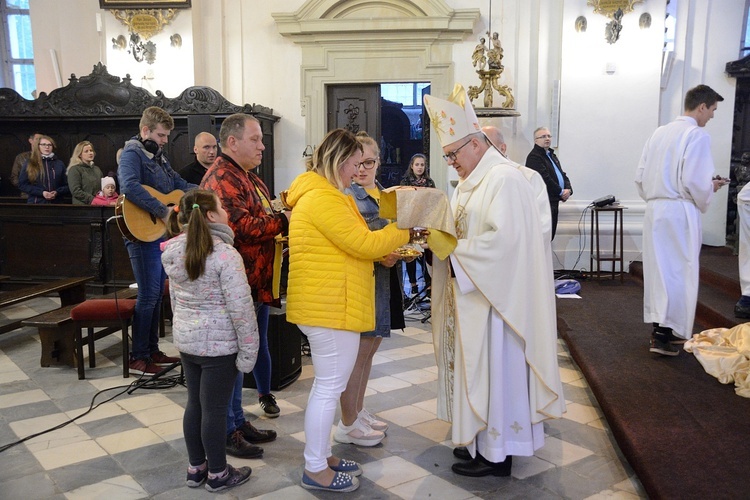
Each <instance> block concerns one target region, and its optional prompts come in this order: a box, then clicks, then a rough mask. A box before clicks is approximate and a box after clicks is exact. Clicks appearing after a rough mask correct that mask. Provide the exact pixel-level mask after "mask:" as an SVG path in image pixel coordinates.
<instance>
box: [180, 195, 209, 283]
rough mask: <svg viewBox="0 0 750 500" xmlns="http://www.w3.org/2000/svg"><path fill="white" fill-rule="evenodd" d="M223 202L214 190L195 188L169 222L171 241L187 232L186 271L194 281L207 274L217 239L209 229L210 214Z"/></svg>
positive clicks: (182, 199)
mask: <svg viewBox="0 0 750 500" xmlns="http://www.w3.org/2000/svg"><path fill="white" fill-rule="evenodd" d="M218 203H219V200H218V198H217V197H216V195H215V194H214V193H213V192H212V191H206V190H203V189H193V190H192V191H188V192H187V193H185V194H184V195H183V196H182V198H181V199H180V204H179V206H178V207H179V208H178V211H174V210H172V211H171V212H170V213H169V219H168V220H167V235H168V236H169V237H170V238H171V237H173V236H176V235H178V234H180V233H181V232H182V228H185V229H186V232H187V236H186V243H185V270H186V271H187V274H188V278H190V281H195V280H197V279H198V278H200V277H201V276H202V275H203V273H204V272H205V271H206V259H207V258H208V256H209V254H210V253H211V252H213V250H214V240H213V238H211V230H210V229H209V227H208V217H207V215H206V212H209V211H211V212H216V211H217V210H218V208H219V207H218Z"/></svg>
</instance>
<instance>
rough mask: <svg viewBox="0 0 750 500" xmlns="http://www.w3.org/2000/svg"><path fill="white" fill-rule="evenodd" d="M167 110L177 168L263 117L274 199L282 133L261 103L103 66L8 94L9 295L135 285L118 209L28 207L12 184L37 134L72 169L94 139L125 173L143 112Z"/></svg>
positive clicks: (106, 163)
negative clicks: (61, 286)
mask: <svg viewBox="0 0 750 500" xmlns="http://www.w3.org/2000/svg"><path fill="white" fill-rule="evenodd" d="M149 106H159V107H160V108H163V109H164V110H166V111H167V112H168V113H169V114H170V115H171V116H172V117H173V118H174V121H175V128H174V130H173V131H172V133H171V135H170V138H169V144H168V145H167V146H166V148H165V149H166V154H167V157H168V158H169V159H170V162H171V164H172V166H173V168H175V169H176V170H179V169H181V168H182V167H184V166H186V165H188V164H189V163H192V162H193V161H194V160H195V157H194V155H193V142H194V139H195V136H196V135H197V134H198V133H200V132H204V131H205V132H211V133H213V134H214V135H215V136H217V137H218V132H219V128H220V126H221V123H222V121H223V120H224V118H226V117H227V116H229V115H231V114H233V113H247V114H251V115H254V116H255V117H256V118H258V119H259V120H260V122H261V127H262V129H263V143H264V145H265V146H266V150H265V152H264V154H263V163H262V164H261V165H260V166H259V167H258V168H257V170H256V173H257V174H258V175H259V176H260V177H261V178H262V179H263V181H264V182H265V183H266V185H267V186H268V188H269V189H270V191H271V192H272V193H273V192H274V178H273V159H274V141H273V126H274V124H275V123H276V122H277V121H278V120H279V117H277V116H274V115H273V110H272V109H270V108H266V107H264V106H261V105H257V104H252V105H250V104H245V105H244V106H237V105H235V104H232V103H230V102H228V101H227V100H226V99H225V98H224V97H223V96H222V95H221V94H219V93H218V92H217V91H216V90H214V89H212V88H209V87H189V88H187V89H186V90H185V91H183V92H182V93H181V94H180V95H179V96H178V97H176V98H169V97H166V96H164V94H162V93H161V92H160V91H157V92H156V95H153V94H151V93H150V92H148V91H146V90H144V89H142V88H139V87H135V86H134V85H133V84H132V83H131V80H130V77H129V76H126V77H125V78H120V77H118V76H114V75H110V74H109V73H108V72H107V69H106V67H105V66H103V65H102V64H101V63H100V64H97V65H96V66H94V69H93V71H92V73H91V74H90V75H88V76H83V77H81V78H77V77H76V76H75V75H71V77H70V83H69V84H68V85H66V86H65V87H61V88H59V89H56V90H53V91H52V92H50V93H49V94H45V93H41V95H40V96H39V98H38V99H35V100H31V101H29V100H26V99H24V98H23V97H21V96H20V95H19V94H18V93H16V92H15V91H14V90H12V89H8V88H0V275H6V276H8V278H7V279H5V280H3V282H2V286H3V289H11V288H17V287H19V286H25V285H29V284H35V283H44V282H47V281H50V280H53V279H57V278H61V277H68V276H94V279H93V280H92V281H91V282H90V283H89V288H90V291H92V292H95V293H107V292H110V291H112V290H113V289H114V288H115V287H116V286H122V285H123V284H127V283H132V282H133V281H134V277H133V273H132V270H131V267H130V262H129V260H128V256H127V252H126V251H125V246H124V244H123V239H122V236H121V234H120V232H119V231H118V230H117V227H116V224H114V223H113V222H112V219H111V218H112V216H113V215H114V209H113V208H111V207H94V206H84V205H67V204H65V205H63V204H56V205H27V204H26V203H25V201H26V200H24V199H22V198H21V197H20V192H19V191H18V190H17V189H16V188H15V187H13V185H12V184H11V183H10V174H11V168H12V164H13V160H14V158H15V156H16V155H17V154H18V153H20V152H22V151H28V150H29V143H28V137H29V135H30V134H33V133H35V132H38V133H43V134H45V135H48V136H50V137H52V138H53V139H54V141H55V143H56V144H57V148H56V150H55V154H56V156H57V157H58V158H60V159H61V160H63V162H64V163H65V164H66V165H67V163H68V159H69V158H70V156H71V153H72V151H73V149H74V148H75V146H76V144H78V143H79V142H81V141H84V140H87V141H90V142H91V143H92V144H93V145H94V149H95V151H96V158H95V164H96V165H97V166H98V167H99V168H101V170H102V172H103V173H104V174H105V175H107V174H108V173H112V174H114V175H116V171H117V164H116V159H115V158H116V153H117V150H118V149H119V148H121V147H122V146H123V145H124V143H125V141H126V140H128V139H130V138H131V137H133V136H135V135H137V133H138V123H139V121H140V117H141V114H142V112H143V110H144V109H145V108H147V107H149Z"/></svg>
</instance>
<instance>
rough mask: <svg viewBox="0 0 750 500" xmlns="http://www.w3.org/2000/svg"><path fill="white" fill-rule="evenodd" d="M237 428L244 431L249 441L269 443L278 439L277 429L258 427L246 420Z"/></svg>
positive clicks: (246, 439) (243, 433)
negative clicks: (263, 429)
mask: <svg viewBox="0 0 750 500" xmlns="http://www.w3.org/2000/svg"><path fill="white" fill-rule="evenodd" d="M237 430H239V431H241V432H242V435H243V436H245V441H247V442H248V443H267V442H269V441H273V440H274V439H276V431H274V430H271V429H269V430H265V431H262V430H260V429H256V428H255V426H253V424H251V423H250V422H248V421H247V420H245V423H243V424H242V425H240V426H239V427H237Z"/></svg>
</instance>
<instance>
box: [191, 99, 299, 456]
mask: <svg viewBox="0 0 750 500" xmlns="http://www.w3.org/2000/svg"><path fill="white" fill-rule="evenodd" d="M219 141H220V143H221V154H220V155H219V156H218V157H217V158H216V160H215V161H214V163H213V165H211V167H210V168H209V169H208V171H207V172H206V175H205V176H204V177H203V182H202V183H201V188H203V189H208V190H211V191H214V192H215V193H216V194H217V195H218V197H219V200H221V204H222V206H223V207H224V210H226V211H227V213H228V215H229V226H230V227H231V228H232V230H233V231H234V246H235V247H236V248H237V250H238V251H239V252H240V255H242V260H243V261H244V263H245V271H246V272H247V281H248V283H250V287H251V288H252V292H253V300H254V301H255V313H256V315H257V317H258V333H259V334H260V349H259V351H258V361H257V362H256V364H255V368H254V369H253V376H254V377H255V382H256V387H257V388H258V395H259V401H260V404H261V406H262V407H263V410H264V411H265V412H266V415H267V416H269V417H278V416H279V413H280V410H279V407H278V406H277V404H276V398H275V397H274V395H273V394H271V354H270V352H269V350H268V312H269V306H270V305H271V304H274V303H275V302H276V303H277V304H278V299H276V300H274V298H273V259H274V253H275V245H274V238H275V237H276V235H278V234H282V233H286V232H287V231H288V229H289V212H283V213H275V212H274V211H273V209H272V207H271V195H270V193H269V191H268V188H267V187H266V185H265V184H264V183H263V181H262V180H261V179H260V177H258V176H257V175H256V174H255V173H254V172H253V169H255V168H256V167H257V166H258V165H260V163H261V160H262V159H263V150H264V149H265V146H263V130H262V129H261V126H260V122H259V121H258V119H257V118H255V117H254V116H251V115H246V114H242V113H237V114H234V115H231V116H229V117H227V118H226V119H225V120H224V122H223V123H222V125H221V130H220V131H219ZM227 433H228V436H227V453H229V454H230V455H233V456H242V457H246V458H251V457H255V456H259V455H260V454H262V453H263V450H262V449H261V448H259V447H257V446H253V445H251V444H249V443H262V442H266V441H272V440H273V439H275V438H276V432H275V431H272V430H270V431H259V430H258V429H255V428H254V427H253V426H252V425H251V424H250V423H249V422H247V421H246V420H245V417H244V413H243V410H242V374H241V373H240V374H239V375H238V377H237V382H236V383H235V388H234V394H233V396H232V401H231V404H230V408H229V415H228V416H227Z"/></svg>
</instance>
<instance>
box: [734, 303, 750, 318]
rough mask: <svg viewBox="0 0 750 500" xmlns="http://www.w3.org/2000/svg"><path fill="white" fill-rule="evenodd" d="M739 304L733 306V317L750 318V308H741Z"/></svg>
mask: <svg viewBox="0 0 750 500" xmlns="http://www.w3.org/2000/svg"><path fill="white" fill-rule="evenodd" d="M740 302H742V301H740ZM740 302H737V305H735V306H734V317H735V318H741V319H748V318H750V306H743V305H742V304H740Z"/></svg>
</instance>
